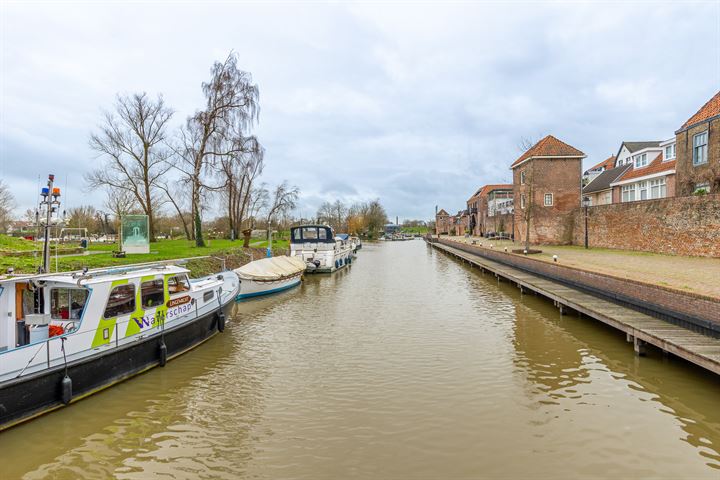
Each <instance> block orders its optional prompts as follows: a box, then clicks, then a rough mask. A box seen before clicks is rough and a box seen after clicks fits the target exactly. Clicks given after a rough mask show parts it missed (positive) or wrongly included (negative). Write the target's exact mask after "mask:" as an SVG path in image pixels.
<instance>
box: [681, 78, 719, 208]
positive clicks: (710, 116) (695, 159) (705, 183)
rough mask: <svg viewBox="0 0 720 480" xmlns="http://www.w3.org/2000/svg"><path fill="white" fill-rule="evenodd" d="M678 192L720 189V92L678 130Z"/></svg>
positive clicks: (708, 191)
mask: <svg viewBox="0 0 720 480" xmlns="http://www.w3.org/2000/svg"><path fill="white" fill-rule="evenodd" d="M675 140H676V148H677V189H678V195H691V194H693V193H696V192H698V193H699V192H701V191H704V192H705V193H718V192H720V92H718V93H716V94H715V96H714V97H712V98H711V99H710V100H709V101H708V102H707V103H706V104H705V105H703V106H702V107H701V108H700V110H698V111H697V112H696V113H695V115H693V116H692V117H690V118H689V119H688V121H687V122H685V123H684V124H683V126H682V127H680V129H679V130H678V131H676V132H675Z"/></svg>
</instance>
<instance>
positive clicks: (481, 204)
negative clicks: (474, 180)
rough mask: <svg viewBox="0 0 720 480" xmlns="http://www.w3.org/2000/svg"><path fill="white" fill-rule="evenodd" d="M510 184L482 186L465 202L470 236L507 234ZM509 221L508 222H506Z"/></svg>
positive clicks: (510, 198)
mask: <svg viewBox="0 0 720 480" xmlns="http://www.w3.org/2000/svg"><path fill="white" fill-rule="evenodd" d="M513 204H514V198H513V186H512V184H499V185H484V186H482V187H480V188H479V189H478V190H477V191H476V192H475V193H474V194H473V196H472V197H470V198H469V199H468V201H467V206H468V212H469V221H468V225H469V227H471V228H472V234H473V235H477V236H485V235H487V234H488V233H497V232H501V231H502V232H509V231H510V230H511V228H512V227H511V225H510V224H511V223H512V218H510V217H509V215H511V214H512V212H513ZM508 220H509V221H508Z"/></svg>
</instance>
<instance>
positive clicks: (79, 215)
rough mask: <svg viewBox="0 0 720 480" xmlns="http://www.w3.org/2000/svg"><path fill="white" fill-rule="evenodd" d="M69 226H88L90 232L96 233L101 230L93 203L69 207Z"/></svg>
mask: <svg viewBox="0 0 720 480" xmlns="http://www.w3.org/2000/svg"><path fill="white" fill-rule="evenodd" d="M67 215H68V221H67V225H68V227H72V228H87V231H88V233H90V234H94V233H98V232H99V231H100V228H99V227H100V225H98V215H97V210H95V207H93V206H92V205H80V206H79V207H72V208H69V209H68V211H67Z"/></svg>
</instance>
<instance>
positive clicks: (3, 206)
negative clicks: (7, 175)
mask: <svg viewBox="0 0 720 480" xmlns="http://www.w3.org/2000/svg"><path fill="white" fill-rule="evenodd" d="M14 208H15V198H14V197H13V194H12V192H11V191H10V189H9V188H8V187H7V185H5V184H4V183H3V181H2V180H0V232H6V231H7V228H8V226H9V225H10V222H11V221H12V211H13V209H14Z"/></svg>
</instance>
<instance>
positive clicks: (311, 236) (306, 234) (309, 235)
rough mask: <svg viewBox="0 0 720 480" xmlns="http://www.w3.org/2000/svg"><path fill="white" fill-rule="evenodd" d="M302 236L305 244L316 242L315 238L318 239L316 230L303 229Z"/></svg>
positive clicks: (313, 228) (311, 228)
mask: <svg viewBox="0 0 720 480" xmlns="http://www.w3.org/2000/svg"><path fill="white" fill-rule="evenodd" d="M302 236H303V240H305V241H306V242H307V241H312V240H317V238H318V233H317V228H315V227H303V232H302Z"/></svg>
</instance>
